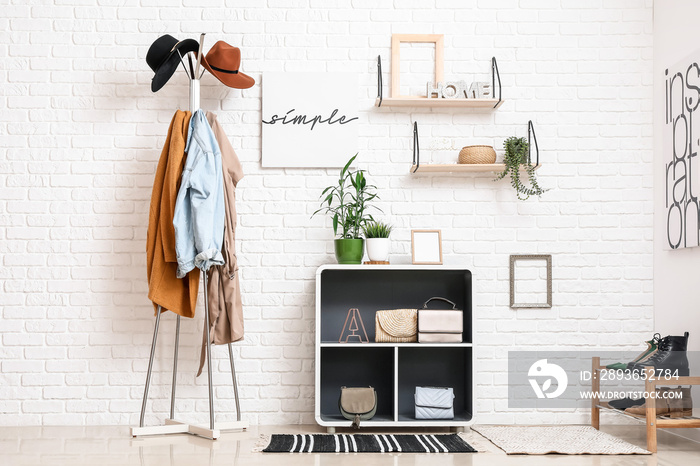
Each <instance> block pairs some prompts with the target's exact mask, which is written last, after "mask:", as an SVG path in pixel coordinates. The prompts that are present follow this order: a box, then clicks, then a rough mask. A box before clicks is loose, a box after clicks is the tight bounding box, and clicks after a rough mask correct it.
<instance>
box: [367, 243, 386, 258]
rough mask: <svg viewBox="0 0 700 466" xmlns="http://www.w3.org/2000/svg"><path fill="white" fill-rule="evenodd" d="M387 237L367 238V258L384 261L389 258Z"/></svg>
mask: <svg viewBox="0 0 700 466" xmlns="http://www.w3.org/2000/svg"><path fill="white" fill-rule="evenodd" d="M389 245H390V243H389V238H367V256H369V260H371V261H376V262H385V261H388V260H389Z"/></svg>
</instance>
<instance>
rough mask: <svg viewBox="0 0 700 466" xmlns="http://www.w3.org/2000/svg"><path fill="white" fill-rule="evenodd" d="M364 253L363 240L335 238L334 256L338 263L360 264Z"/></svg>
mask: <svg viewBox="0 0 700 466" xmlns="http://www.w3.org/2000/svg"><path fill="white" fill-rule="evenodd" d="M364 253H365V240H364V239H362V238H359V239H337V240H335V258H336V259H337V260H338V263H339V264H361V263H362V256H364Z"/></svg>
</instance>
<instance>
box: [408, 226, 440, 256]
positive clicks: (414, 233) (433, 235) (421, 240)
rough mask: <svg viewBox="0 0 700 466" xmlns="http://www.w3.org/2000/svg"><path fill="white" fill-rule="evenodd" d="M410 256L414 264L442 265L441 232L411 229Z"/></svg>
mask: <svg viewBox="0 0 700 466" xmlns="http://www.w3.org/2000/svg"><path fill="white" fill-rule="evenodd" d="M411 258H412V262H413V264H414V265H442V232H441V231H440V230H411Z"/></svg>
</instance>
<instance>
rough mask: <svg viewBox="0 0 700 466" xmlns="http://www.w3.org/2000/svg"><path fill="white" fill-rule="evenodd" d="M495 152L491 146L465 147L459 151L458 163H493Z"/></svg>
mask: <svg viewBox="0 0 700 466" xmlns="http://www.w3.org/2000/svg"><path fill="white" fill-rule="evenodd" d="M495 162H496V151H495V150H494V149H493V147H491V146H466V147H463V148H462V150H461V151H459V163H461V164H473V163H495Z"/></svg>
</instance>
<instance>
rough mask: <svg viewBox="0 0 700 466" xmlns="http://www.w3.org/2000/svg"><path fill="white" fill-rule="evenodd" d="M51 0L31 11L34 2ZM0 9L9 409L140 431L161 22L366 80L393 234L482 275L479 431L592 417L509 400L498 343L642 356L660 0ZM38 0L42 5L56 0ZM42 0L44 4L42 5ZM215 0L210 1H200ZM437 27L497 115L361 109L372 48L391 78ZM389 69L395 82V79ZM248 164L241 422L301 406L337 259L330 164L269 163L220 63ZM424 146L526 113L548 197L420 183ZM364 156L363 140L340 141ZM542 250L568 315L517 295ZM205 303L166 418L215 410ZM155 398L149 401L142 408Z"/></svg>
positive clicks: (167, 108)
mask: <svg viewBox="0 0 700 466" xmlns="http://www.w3.org/2000/svg"><path fill="white" fill-rule="evenodd" d="M34 3H37V4H34ZM38 3H39V2H26V1H23V0H19V1H13V2H8V1H3V2H2V6H1V7H0V8H1V10H2V13H0V38H1V39H2V40H0V56H2V57H3V59H2V60H0V80H1V81H2V82H3V83H4V84H3V86H2V88H1V90H0V108H2V112H0V138H1V141H2V142H1V144H0V154H1V157H0V253H1V255H2V259H1V260H2V267H1V268H0V278H1V279H2V292H1V293H0V309H1V312H2V320H1V321H0V338H1V343H2V344H1V346H0V361H1V363H0V367H1V369H2V372H1V374H0V424H9V425H36V424H40V423H45V424H85V423H87V424H125V425H128V424H135V423H137V422H138V412H139V409H140V400H141V395H142V389H143V382H144V378H145V370H146V366H147V362H148V352H149V345H150V341H151V335H152V330H153V313H152V308H151V305H150V303H149V302H148V300H147V297H146V282H145V253H144V252H145V237H146V225H147V211H148V205H149V200H150V194H151V185H152V182H153V174H154V171H155V166H156V162H157V159H158V156H159V154H160V147H161V144H162V143H163V139H164V135H165V132H166V130H167V126H168V123H169V120H170V118H171V116H172V113H173V111H174V110H175V109H176V108H178V107H180V108H185V107H186V106H187V102H188V97H187V83H186V78H185V75H184V73H182V72H181V71H178V73H177V77H176V78H174V79H173V80H172V81H171V82H170V83H169V84H168V85H167V86H166V87H165V88H164V89H163V90H162V91H161V92H159V93H158V94H155V95H154V94H152V93H151V92H150V88H149V84H150V79H151V76H152V73H151V71H150V69H149V68H148V67H147V65H146V62H145V60H144V57H145V55H146V51H147V49H148V46H149V45H150V43H151V42H152V41H153V40H155V38H156V37H158V36H159V35H161V34H164V33H170V34H173V35H174V36H176V37H178V38H184V37H197V36H198V33H200V32H203V31H206V32H207V33H208V36H207V40H206V42H207V45H211V44H213V43H214V41H216V40H225V41H227V42H229V43H231V44H234V45H239V46H242V48H243V56H244V59H243V69H244V70H245V71H246V72H247V73H250V74H251V75H252V76H254V77H255V78H256V79H257V80H258V83H260V76H261V73H263V72H265V71H299V70H315V71H336V70H353V71H356V72H358V73H360V76H361V83H362V86H363V87H362V89H363V93H362V98H361V102H360V106H361V108H362V109H363V118H364V122H363V123H362V125H361V128H360V135H361V140H360V146H361V155H360V163H361V165H363V166H364V167H366V168H368V169H369V171H370V175H371V179H372V181H373V182H374V183H375V184H376V185H378V186H379V188H380V192H381V195H382V202H381V203H380V204H381V207H382V208H383V209H384V211H385V212H386V214H387V215H386V216H387V217H388V218H387V220H389V221H390V222H391V223H393V224H394V225H395V226H396V233H395V235H394V242H393V248H394V251H393V252H394V256H393V259H394V260H398V261H407V260H409V259H408V258H407V254H409V251H410V243H409V241H410V233H409V231H410V229H411V228H429V227H436V228H441V229H442V232H443V242H444V252H445V257H446V262H448V263H458V264H462V265H464V266H467V267H469V268H471V269H472V270H473V272H474V276H475V288H474V302H475V309H474V312H475V316H476V319H477V326H478V327H477V333H476V340H477V343H478V344H479V345H480V347H481V350H480V351H479V352H478V358H479V365H478V370H479V374H478V392H477V398H478V409H479V411H480V417H479V420H480V421H481V422H506V423H509V422H523V423H524V422H547V423H551V422H569V421H576V422H582V421H584V420H585V414H584V413H583V412H581V413H573V412H569V413H567V412H557V413H552V412H540V413H537V412H535V413H531V412H524V411H522V410H521V411H517V412H514V411H510V410H508V408H507V399H506V393H507V391H506V383H507V376H506V374H505V369H506V357H507V350H509V349H516V348H531V347H537V348H559V349H564V348H573V349H584V348H590V347H594V346H602V347H606V348H621V347H625V348H634V347H637V346H638V345H639V343H640V342H641V341H642V340H643V339H645V337H648V335H649V333H650V331H651V329H652V273H651V271H652V165H651V162H652V152H651V145H652V144H651V138H652V114H651V111H652V87H651V84H652V76H651V71H652V62H651V60H652V48H651V45H652V35H651V32H652V2H651V0H624V1H623V0H619V1H613V0H607V1H605V2H603V1H601V0H591V1H587V2H579V1H567V0H520V1H518V0H501V1H495V0H478V1H477V0H425V1H423V0H411V1H386V0H371V1H365V0H362V1H360V0H334V1H326V0H323V1H320V0H267V2H264V1H254V0H247V1H239V0H210V1H207V2H203V1H201V0H197V1H194V0H140V1H139V0H119V1H114V0H109V1H108V0H101V1H99V2H96V1H94V0H55V1H54V4H53V5H51V4H49V5H45V4H44V5H40V4H38ZM42 3H46V2H42ZM49 3H50V2H49ZM203 5H205V6H204V7H203ZM410 32H414V33H443V34H445V60H446V63H445V67H446V69H445V73H446V76H447V77H455V78H457V77H459V78H463V79H466V80H467V81H469V80H472V79H482V78H487V77H489V75H490V73H489V60H490V58H491V56H493V55H495V56H496V57H497V58H498V63H499V66H500V70H501V77H502V80H503V88H504V91H503V92H504V98H505V99H507V101H506V102H505V104H503V106H502V107H501V109H499V110H498V111H496V112H493V113H471V112H469V111H462V110H454V111H452V110H444V111H435V112H431V111H430V110H425V111H421V112H414V113H407V112H396V113H394V112H391V111H389V110H388V109H382V110H377V109H374V108H372V106H373V101H374V96H375V95H376V88H375V83H376V74H375V69H376V67H375V66H376V65H375V61H376V56H377V55H378V54H381V55H382V56H383V58H384V67H385V71H387V72H388V71H389V46H390V35H391V34H392V33H410ZM385 82H388V74H387V75H386V76H385ZM202 107H204V108H206V109H211V110H214V111H217V112H218V113H219V115H220V120H221V121H222V123H223V124H224V126H225V129H226V130H227V132H228V134H229V135H230V137H231V138H232V141H233V145H234V146H235V147H236V149H237V151H238V154H239V156H240V158H241V160H242V162H243V166H244V169H245V172H246V178H245V179H244V181H243V182H242V183H241V185H240V197H239V204H238V209H239V213H240V222H239V223H240V228H239V230H238V231H239V233H238V238H239V243H238V247H239V252H240V256H239V257H240V264H241V270H242V273H241V277H242V286H243V301H244V305H245V315H246V329H247V336H246V340H245V342H243V343H239V344H236V349H235V354H236V356H237V359H238V370H239V376H240V382H241V394H242V406H243V410H244V414H245V417H246V418H247V419H248V420H249V421H250V422H251V423H261V424H271V423H299V422H304V423H311V422H313V302H314V296H313V289H314V288H313V278H314V270H315V268H316V267H317V266H319V265H321V264H324V263H328V262H332V261H333V257H332V243H331V237H332V235H331V230H330V228H329V222H328V221H326V220H324V219H321V218H314V219H312V220H309V216H310V214H311V213H312V212H313V210H314V209H315V208H316V205H317V204H316V200H317V195H318V194H319V192H320V190H321V188H322V187H323V186H325V185H326V184H329V183H331V182H332V181H333V178H334V177H333V176H332V175H333V173H334V171H326V170H309V169H305V170H292V169H289V170H281V169H266V170H263V169H262V168H261V167H260V123H259V122H260V85H257V86H255V87H254V88H252V89H249V90H245V91H238V90H232V89H227V88H224V87H223V86H222V85H220V84H219V83H218V81H216V80H215V79H214V78H213V77H211V76H209V75H207V76H205V78H204V80H203V85H202ZM414 119H416V120H417V121H419V122H420V131H421V136H422V141H421V142H422V147H423V154H424V158H425V159H426V160H428V159H429V158H432V159H433V160H448V159H454V158H455V157H456V155H457V151H458V149H459V148H460V147H462V146H463V145H467V144H470V143H471V144H478V143H488V144H494V145H495V146H497V147H498V148H500V146H501V144H502V141H503V139H504V138H505V137H507V136H510V135H513V134H517V135H521V136H524V135H525V134H526V129H527V126H526V124H527V121H528V120H529V119H532V120H533V121H534V122H535V124H536V130H537V135H538V139H539V143H540V148H541V158H542V161H543V163H544V167H543V168H542V169H541V170H540V171H539V172H538V173H539V175H540V181H541V184H542V185H543V186H545V187H551V188H553V190H552V191H551V192H549V193H547V194H546V195H545V196H543V198H542V199H541V200H539V201H538V200H530V201H527V202H524V203H523V202H518V201H516V200H515V196H514V194H513V192H512V191H511V189H510V187H509V184H508V183H507V182H506V181H503V182H499V183H493V182H492V181H491V177H490V176H488V175H481V176H468V175H449V176H445V175H435V176H426V175H423V176H410V175H409V174H408V173H407V171H408V164H409V162H410V158H411V150H410V147H411V125H410V124H411V122H412V121H413V120H414ZM348 155H351V154H348ZM513 253H520V254H522V253H542V254H545V253H551V254H553V262H554V303H555V305H554V308H553V309H551V310H519V311H513V310H511V309H509V307H508V281H507V278H508V255H509V254H513ZM201 318H202V314H201V311H200V313H199V314H198V319H196V320H195V321H191V320H186V321H184V322H183V334H182V337H181V350H180V355H181V361H180V366H179V381H180V384H179V390H178V397H179V400H180V401H178V405H177V411H178V413H180V415H181V417H183V418H188V419H190V418H191V419H195V420H198V421H205V420H206V416H207V415H206V410H207V400H206V377H200V378H199V380H196V381H195V380H194V373H195V370H196V366H197V363H198V360H199V343H200V340H201V329H202V322H201V321H200V319H201ZM173 334H174V316H173V315H172V314H168V315H166V316H165V317H164V318H163V319H162V322H161V334H160V339H159V342H158V358H157V361H156V363H155V374H154V380H153V386H152V392H151V393H152V399H153V400H154V401H153V404H152V407H153V408H155V409H156V410H157V412H158V414H157V415H153V414H149V416H148V418H147V421H148V422H151V423H155V422H156V421H157V420H158V419H162V418H163V416H164V414H165V413H166V412H167V410H168V408H169V401H168V396H169V385H168V384H169V382H170V369H171V364H172V360H171V357H172V349H173ZM214 353H215V357H216V359H215V361H214V362H215V364H214V368H215V371H216V373H215V375H214V381H215V383H216V387H217V388H216V397H217V404H216V406H217V409H218V412H219V413H220V414H219V415H218V417H219V418H220V419H231V418H232V416H233V414H232V412H233V400H232V390H231V388H230V375H229V374H228V372H227V371H228V361H227V358H226V350H225V348H218V347H217V348H215V349H214ZM149 412H151V411H150V409H149Z"/></svg>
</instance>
